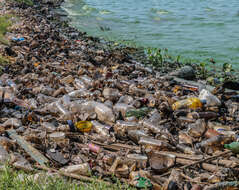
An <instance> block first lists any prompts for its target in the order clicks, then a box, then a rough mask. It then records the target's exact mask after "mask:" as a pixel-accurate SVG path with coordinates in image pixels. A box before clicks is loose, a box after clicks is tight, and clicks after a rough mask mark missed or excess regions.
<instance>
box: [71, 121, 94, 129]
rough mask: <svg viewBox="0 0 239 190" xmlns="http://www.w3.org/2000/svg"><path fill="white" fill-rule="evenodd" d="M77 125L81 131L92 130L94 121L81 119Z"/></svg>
mask: <svg viewBox="0 0 239 190" xmlns="http://www.w3.org/2000/svg"><path fill="white" fill-rule="evenodd" d="M75 127H76V128H77V129H78V130H79V131H81V132H90V130H91V128H92V123H91V122H90V121H79V122H76V123H75Z"/></svg>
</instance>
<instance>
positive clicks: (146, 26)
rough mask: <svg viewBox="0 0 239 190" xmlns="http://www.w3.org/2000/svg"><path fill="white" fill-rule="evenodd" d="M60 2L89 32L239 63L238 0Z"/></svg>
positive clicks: (140, 44) (88, 0) (143, 44)
mask: <svg viewBox="0 0 239 190" xmlns="http://www.w3.org/2000/svg"><path fill="white" fill-rule="evenodd" d="M62 8H63V9H64V10H66V11H67V12H68V14H69V17H70V18H71V19H72V23H71V24H72V25H73V26H75V27H77V28H79V29H81V30H83V31H86V32H87V33H88V34H89V35H93V36H99V37H104V38H105V39H107V40H125V41H129V42H130V43H135V44H136V45H139V46H146V47H148V46H149V47H159V48H167V49H168V50H169V52H171V53H172V54H174V55H178V54H180V55H182V56H183V57H186V58H193V59H196V60H200V61H204V60H207V59H209V58H214V59H215V60H216V62H218V63H219V64H220V63H224V62H230V63H233V64H234V65H235V66H237V67H239V1H238V0H178V1H177V0H84V1H83V0H66V1H65V2H64V3H63V4H62Z"/></svg>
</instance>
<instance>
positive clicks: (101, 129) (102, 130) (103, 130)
mask: <svg viewBox="0 0 239 190" xmlns="http://www.w3.org/2000/svg"><path fill="white" fill-rule="evenodd" d="M91 123H92V126H93V128H94V131H96V132H97V133H98V134H100V135H102V136H103V137H109V130H108V128H109V127H108V126H106V125H103V124H101V123H100V122H98V121H95V120H94V121H92V122H91Z"/></svg>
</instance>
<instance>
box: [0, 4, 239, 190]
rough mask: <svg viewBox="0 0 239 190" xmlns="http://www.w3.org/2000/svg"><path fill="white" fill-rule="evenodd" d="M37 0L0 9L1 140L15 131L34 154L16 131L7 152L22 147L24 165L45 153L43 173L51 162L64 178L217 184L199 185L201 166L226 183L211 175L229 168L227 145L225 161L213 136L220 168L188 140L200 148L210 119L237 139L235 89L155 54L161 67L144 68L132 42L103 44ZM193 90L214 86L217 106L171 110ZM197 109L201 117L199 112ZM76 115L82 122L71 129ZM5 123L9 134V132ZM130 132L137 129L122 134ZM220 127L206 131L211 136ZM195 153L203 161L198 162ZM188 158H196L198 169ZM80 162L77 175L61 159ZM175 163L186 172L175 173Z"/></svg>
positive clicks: (150, 183) (163, 184)
mask: <svg viewBox="0 0 239 190" xmlns="http://www.w3.org/2000/svg"><path fill="white" fill-rule="evenodd" d="M44 2H45V3H46V4H44V3H43V2H37V3H36V4H35V5H34V6H33V7H28V6H24V5H22V4H19V5H20V8H19V5H18V6H17V5H16V4H14V3H12V4H8V3H7V4H5V6H4V7H3V9H5V8H7V9H8V10H9V11H10V13H12V14H13V15H16V16H17V19H15V21H16V23H15V24H13V26H12V29H11V31H10V32H9V33H7V35H6V37H7V38H8V39H9V41H10V44H9V45H5V46H4V45H2V46H1V47H0V49H1V51H0V53H1V54H4V56H6V57H7V58H9V59H10V61H11V63H10V64H6V65H3V66H2V69H3V74H2V75H1V76H0V81H1V83H2V86H3V87H2V89H3V91H2V92H1V94H2V107H1V113H2V116H1V118H0V121H1V122H0V123H3V124H2V125H3V126H4V127H3V129H2V130H3V131H2V132H1V130H0V132H1V134H2V135H6V134H7V135H6V138H7V139H8V140H9V139H12V140H14V138H16V137H18V136H21V137H22V138H23V139H25V141H26V143H27V142H28V143H30V144H32V146H33V147H35V149H37V151H39V153H38V154H37V158H36V156H34V151H33V152H31V150H29V149H28V148H25V147H26V146H25V147H24V146H22V144H24V143H22V142H23V141H21V140H19V139H17V138H16V139H17V141H16V139H15V141H14V142H13V143H15V144H14V146H15V147H14V146H13V147H11V148H9V149H7V151H9V150H10V151H9V152H11V153H15V152H18V149H17V148H19V149H20V150H21V153H23V152H24V151H25V152H27V153H28V155H27V156H26V155H25V154H26V153H25V154H24V156H25V158H23V159H24V161H26V162H28V163H29V165H30V166H29V165H28V168H27V169H29V168H30V169H29V170H30V171H33V170H32V169H33V166H34V165H36V163H38V164H42V163H44V164H45V162H46V161H45V160H47V164H48V165H50V166H51V167H52V168H54V169H52V170H51V171H59V170H56V169H60V171H63V173H61V172H59V173H58V174H62V175H63V174H64V176H67V175H68V177H73V178H74V175H78V174H79V176H81V177H79V178H81V179H84V180H85V181H87V180H88V181H92V178H90V177H88V178H87V177H86V176H89V171H91V173H93V174H94V176H97V177H99V178H103V179H104V178H105V177H106V178H107V179H108V181H110V183H115V179H114V178H113V177H112V175H115V176H116V177H117V178H118V179H119V180H121V179H122V181H124V182H126V183H127V184H130V185H132V186H137V185H138V184H139V183H138V182H139V179H141V180H143V181H144V187H146V188H152V186H153V188H154V189H161V188H164V189H168V190H169V186H170V185H169V184H171V185H172V184H173V185H175V184H176V186H177V187H178V188H179V189H180V188H183V186H184V187H185V188H186V186H187V183H190V185H191V186H195V184H196V182H198V183H199V184H201V186H205V188H208V189H210V188H214V187H215V184H216V185H218V183H219V182H218V183H217V181H216V183H215V184H214V182H210V183H207V184H206V185H205V182H204V179H202V180H201V179H199V178H200V177H201V176H200V175H203V172H204V173H207V174H208V176H205V177H208V178H207V179H208V180H209V179H211V176H216V175H218V176H216V177H218V178H219V177H222V176H223V177H224V178H225V179H226V180H228V181H230V180H231V179H232V176H231V173H229V172H228V173H226V174H224V173H220V172H222V171H223V172H224V170H223V169H227V168H230V167H231V166H229V167H228V163H230V164H231V165H233V166H234V165H235V168H234V167H233V168H230V169H231V170H232V172H234V173H235V174H236V172H238V171H237V168H236V167H237V166H238V164H239V159H238V158H237V157H236V155H234V154H232V153H231V152H229V153H230V154H229V155H230V156H231V157H233V159H232V160H230V158H229V157H227V155H222V154H221V153H220V152H225V149H224V148H223V146H221V147H220V146H219V147H217V145H218V144H220V145H222V144H223V143H224V141H222V142H221V141H220V142H219V140H221V139H217V141H216V144H217V145H215V146H216V147H213V148H215V149H216V150H217V151H218V152H219V153H220V154H219V156H220V157H221V159H222V158H223V160H225V161H226V162H221V163H220V167H218V163H217V162H216V161H215V162H213V161H212V162H209V161H208V160H209V158H210V159H214V157H215V158H216V157H217V156H215V155H214V149H213V148H211V147H210V148H209V151H208V150H204V149H203V148H202V149H200V151H201V152H200V151H198V148H197V147H200V146H201V144H200V143H201V141H202V139H204V135H205V134H206V131H207V130H208V128H209V126H207V127H206V125H207V124H208V123H210V122H211V121H213V122H217V123H220V124H221V125H225V126H230V129H231V128H232V130H231V131H230V130H227V131H230V132H231V133H230V135H231V134H234V133H235V134H234V135H231V136H230V140H228V139H223V140H225V142H231V141H234V140H235V139H236V140H238V139H237V138H238V137H236V134H237V132H238V131H237V126H238V121H237V119H236V118H237V116H238V115H236V111H237V110H239V108H238V107H237V104H236V103H235V102H233V103H230V101H231V97H233V98H236V97H237V91H236V90H234V91H229V92H228V91H226V90H225V87H228V86H225V83H224V84H223V85H224V86H220V88H213V87H211V86H206V85H205V84H204V83H203V82H202V83H200V81H199V82H197V79H200V78H198V75H197V74H196V69H198V67H197V66H194V65H182V66H181V65H180V63H179V62H176V63H175V62H169V61H167V59H164V58H163V57H162V55H161V54H160V52H159V54H157V56H155V57H152V60H151V61H155V63H156V65H157V64H159V63H158V62H160V61H161V66H162V67H159V68H158V70H156V69H155V68H152V67H147V66H145V65H144V64H142V63H141V62H138V61H137V60H135V59H134V57H132V56H131V55H130V54H129V52H130V51H131V50H132V49H130V48H127V47H123V48H121V47H120V46H119V47H114V48H112V47H111V46H109V45H108V44H107V43H102V42H100V40H99V38H95V37H90V36H87V35H86V33H83V32H80V31H79V30H77V29H75V28H73V27H70V26H69V25H68V22H67V20H64V19H62V18H61V15H59V14H58V13H56V12H55V8H57V7H59V6H60V4H61V3H62V1H59V2H56V1H51V0H45V1H44ZM0 11H1V12H2V13H4V11H3V10H0ZM5 13H7V12H5ZM132 51H133V50H132ZM160 56H161V57H160ZM164 68H165V70H164ZM199 68H200V67H199ZM178 77H181V78H184V79H188V80H183V79H179V78H178ZM193 81H194V82H193ZM204 82H205V81H204ZM233 84H236V85H238V83H233ZM236 87H238V86H236ZM203 88H206V89H208V88H210V89H208V90H209V91H214V92H213V95H211V97H213V98H214V99H216V100H218V101H219V102H220V104H219V103H218V101H217V104H215V105H213V106H212V107H210V106H209V107H205V108H204V107H203V105H202V103H200V104H199V107H198V110H199V111H198V110H197V109H196V110H193V111H192V110H186V109H182V110H174V109H173V108H172V107H173V106H172V105H173V104H174V103H175V102H177V101H179V100H184V99H185V98H187V97H188V96H189V97H190V96H194V97H198V96H199V93H200V91H201V89H203ZM7 96H9V97H7ZM6 97H7V98H6ZM228 97H229V98H228ZM218 98H219V99H220V100H219V99H218ZM214 99H213V100H214ZM7 101H8V102H7ZM198 101H200V100H199V99H198ZM221 101H222V102H223V103H222V104H221ZM236 101H237V100H236ZM200 106H201V107H200ZM230 106H234V107H233V108H231V107H230ZM145 107H147V108H148V109H145ZM237 108H238V109H237ZM232 109H233V111H234V112H233V111H232ZM132 110H133V111H132ZM225 110H226V111H225ZM235 110H236V111H235ZM137 111H138V112H137ZM135 113H137V114H139V115H137V114H135ZM199 113H200V114H201V115H203V114H202V113H207V114H208V113H209V114H208V115H207V114H206V118H200V117H202V116H201V115H200V114H199ZM127 114H128V115H130V116H127ZM190 114H191V115H190ZM207 117H209V119H208V118H207ZM11 119H14V120H11ZM13 121H14V122H13ZM9 122H10V124H9ZM78 122H83V123H86V124H85V125H86V126H84V127H83V128H80V127H77V126H80V123H78ZM89 122H90V123H89ZM155 123H157V124H155ZM72 125H73V129H72ZM89 126H90V127H89ZM231 126H233V127H231ZM88 127H89V129H88ZM198 128H199V129H200V130H198ZM202 128H203V129H202ZM9 129H12V130H13V131H15V132H16V133H17V135H15V134H13V135H12V130H10V131H9ZM223 129H224V128H223ZM85 130H86V131H87V130H89V131H87V132H86V131H85ZM193 130H195V131H193ZM197 130H198V131H197ZM213 130H214V129H213ZM132 131H133V132H135V131H136V132H137V131H139V133H135V134H133V135H132V134H131V132H132ZM214 131H216V129H215V130H214ZM221 131H223V130H221ZM221 131H216V132H214V133H216V134H219V133H220V134H221ZM88 132H89V133H88ZM133 132H132V133H133ZM223 132H224V131H223ZM225 133H226V132H225ZM228 133H229V132H228ZM130 134H131V136H130ZM14 135H15V136H14ZM137 135H138V136H137ZM210 135H212V136H213V135H214V134H210ZM223 135H225V134H223ZM218 136H220V137H221V135H218ZM4 137H5V136H4ZM205 139H206V138H205ZM205 139H204V141H206V140H205ZM190 140H191V142H189V141H190ZM148 141H150V142H148ZM204 141H203V142H204ZM19 142H20V143H19ZM150 143H151V144H150ZM214 143H215V142H214ZM178 145H180V146H178ZM196 145H197V146H196ZM0 146H1V144H0ZM16 147H17V148H16ZM148 149H150V150H151V151H150V152H148ZM154 150H155V152H154ZM156 150H157V151H156ZM162 150H163V152H161V151H162ZM9 152H7V153H6V154H8V153H9ZM189 152H190V153H189ZM35 153H36V152H35ZM151 153H152V154H151ZM154 153H155V154H156V156H155V155H154ZM9 154H10V153H9ZM32 155H33V156H32ZM39 155H40V156H39ZM213 155H214V156H213ZM24 156H23V157H24ZM180 156H181V157H180ZM205 156H206V159H208V160H204V159H205ZM219 156H218V157H219ZM45 157H46V158H45ZM158 158H160V159H158ZM39 160H40V161H39ZM194 161H198V162H200V163H201V162H203V164H202V165H201V166H202V167H201V166H200V167H198V164H195V163H196V162H195V163H194ZM204 162H207V163H204ZM225 163H226V164H225ZM81 164H85V165H84V167H85V168H86V170H84V171H80V172H79V173H74V171H72V170H71V169H72V168H71V167H70V166H75V165H80V166H81V167H83V166H82V165H81ZM178 165H181V167H183V168H188V169H189V168H190V169H189V170H188V171H187V170H185V171H184V170H181V171H180V172H178V170H177V169H178ZM191 166H194V167H191ZM22 167H23V169H26V168H24V167H25V166H24V165H23V166H22ZM197 167H198V168H197ZM38 168H39V167H38ZM42 168H44V167H42ZM78 170H80V169H79V168H78ZM69 171H70V172H69ZM64 172H65V173H64ZM71 172H72V173H73V174H74V175H73V174H72V173H71ZM200 172H201V173H200ZM69 173H71V174H72V175H69ZM199 173H200V175H199ZM234 173H233V175H235V174H234ZM192 174H193V175H192ZM214 174H215V175H214ZM162 175H165V176H168V177H164V176H162ZM82 176H84V177H82ZM137 176H141V178H137ZM234 177H235V176H234ZM75 178H76V176H75ZM89 178H90V179H91V180H90V179H89ZM218 178H216V179H218ZM147 180H149V181H147ZM196 180H199V181H196ZM102 181H103V180H101V182H102ZM219 181H220V180H219ZM228 184H229V185H235V184H236V183H233V184H231V183H228ZM228 184H227V185H228ZM236 185H238V184H236ZM216 187H217V186H216Z"/></svg>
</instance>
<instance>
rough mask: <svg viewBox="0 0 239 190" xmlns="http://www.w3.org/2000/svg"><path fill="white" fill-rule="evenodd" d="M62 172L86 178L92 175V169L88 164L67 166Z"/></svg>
mask: <svg viewBox="0 0 239 190" xmlns="http://www.w3.org/2000/svg"><path fill="white" fill-rule="evenodd" d="M60 171H63V172H66V173H73V174H80V175H85V176H89V175H90V173H91V169H90V166H89V164H88V163H83V164H78V165H72V166H67V167H66V168H62V169H60Z"/></svg>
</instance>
